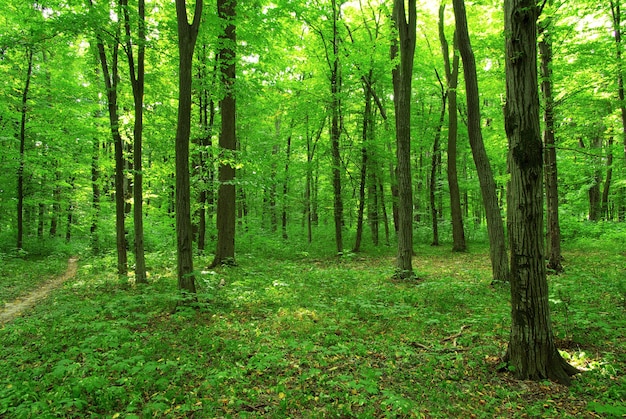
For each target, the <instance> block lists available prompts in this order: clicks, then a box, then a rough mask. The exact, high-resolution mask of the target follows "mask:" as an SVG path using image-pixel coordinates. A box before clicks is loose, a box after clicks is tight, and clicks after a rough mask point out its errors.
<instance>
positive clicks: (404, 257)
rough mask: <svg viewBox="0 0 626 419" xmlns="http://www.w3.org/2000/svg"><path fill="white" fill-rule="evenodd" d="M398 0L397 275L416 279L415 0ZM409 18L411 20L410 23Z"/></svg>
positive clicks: (395, 20)
mask: <svg viewBox="0 0 626 419" xmlns="http://www.w3.org/2000/svg"><path fill="white" fill-rule="evenodd" d="M408 7H409V10H408V12H409V13H408V16H407V14H406V11H405V6H404V0H394V8H393V19H394V22H395V24H396V27H397V28H398V33H399V36H400V41H399V44H398V49H399V51H400V64H399V65H398V66H397V67H396V68H394V70H393V73H394V74H393V76H394V77H393V79H394V83H393V84H394V89H393V90H394V105H395V109H396V159H397V168H396V172H397V177H398V179H397V180H398V227H399V228H398V257H397V264H396V273H395V276H396V277H398V278H400V279H408V278H413V277H415V273H414V272H413V261H412V258H413V185H412V179H411V84H412V83H411V82H412V79H413V78H412V76H413V60H414V54H415V38H416V24H417V22H416V21H417V17H416V6H415V0H409V2H408ZM407 17H408V21H407Z"/></svg>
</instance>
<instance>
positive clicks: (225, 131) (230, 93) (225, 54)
mask: <svg viewBox="0 0 626 419" xmlns="http://www.w3.org/2000/svg"><path fill="white" fill-rule="evenodd" d="M236 7H237V2H236V0H218V2H217V14H218V16H219V18H220V19H222V20H223V21H224V23H225V29H224V32H223V33H220V35H219V39H220V45H221V47H220V51H219V54H218V63H219V67H220V68H219V73H220V81H221V83H222V86H223V88H224V97H223V98H222V100H221V101H220V109H221V112H222V129H221V132H220V138H219V146H220V148H221V149H222V153H224V154H225V155H226V156H228V157H230V158H229V159H227V160H228V162H221V163H220V166H219V169H218V180H219V189H218V195H217V246H216V250H215V258H214V259H213V262H212V263H211V265H210V266H212V267H215V266H218V265H223V264H227V265H234V264H235V211H236V205H235V201H236V199H235V198H236V191H235V183H234V181H235V167H234V164H233V163H231V162H230V160H232V157H234V153H235V150H236V149H237V138H236V126H235V91H234V89H235V54H236V52H235V51H236V42H237V36H236V28H235V22H234V19H235V13H236Z"/></svg>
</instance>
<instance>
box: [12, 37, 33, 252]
mask: <svg viewBox="0 0 626 419" xmlns="http://www.w3.org/2000/svg"><path fill="white" fill-rule="evenodd" d="M26 60H27V66H28V67H27V70H26V80H25V81H24V90H22V106H21V108H20V113H21V120H20V134H19V135H20V138H19V140H20V165H19V168H18V169H17V246H16V248H17V250H18V251H19V250H22V249H23V247H24V218H23V217H24V152H25V145H26V115H27V114H28V107H27V102H28V91H29V89H30V81H31V78H32V75H33V50H32V49H31V48H29V49H28V51H27V53H26Z"/></svg>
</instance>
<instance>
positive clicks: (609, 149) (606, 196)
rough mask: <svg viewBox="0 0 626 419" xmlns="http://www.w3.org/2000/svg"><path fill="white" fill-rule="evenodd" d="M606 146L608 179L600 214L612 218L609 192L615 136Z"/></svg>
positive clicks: (601, 201) (608, 218)
mask: <svg viewBox="0 0 626 419" xmlns="http://www.w3.org/2000/svg"><path fill="white" fill-rule="evenodd" d="M606 148H607V150H606V179H605V180H604V186H603V188H602V196H601V197H600V216H601V217H602V219H604V220H610V219H611V218H612V217H611V215H610V213H609V192H610V189H611V181H612V179H613V137H609V140H608V144H607V147H606Z"/></svg>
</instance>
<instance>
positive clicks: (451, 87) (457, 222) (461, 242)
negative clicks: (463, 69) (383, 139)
mask: <svg viewBox="0 0 626 419" xmlns="http://www.w3.org/2000/svg"><path fill="white" fill-rule="evenodd" d="M444 12H445V4H444V3H441V6H440V7H439V42H440V43H441V52H442V54H443V62H444V68H445V72H446V84H447V95H448V148H447V154H448V171H447V175H448V188H449V189H450V218H451V219H452V251H453V252H464V251H466V250H467V244H466V243H465V231H464V229H463V213H462V212H461V195H460V192H459V179H458V170H457V145H456V144H457V134H458V128H459V122H458V121H459V118H458V107H457V93H456V90H457V86H458V82H459V54H458V52H457V41H456V31H455V33H454V36H453V37H454V40H453V58H452V64H451V63H450V52H449V50H450V49H449V46H448V41H447V40H446V35H445V32H444Z"/></svg>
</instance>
